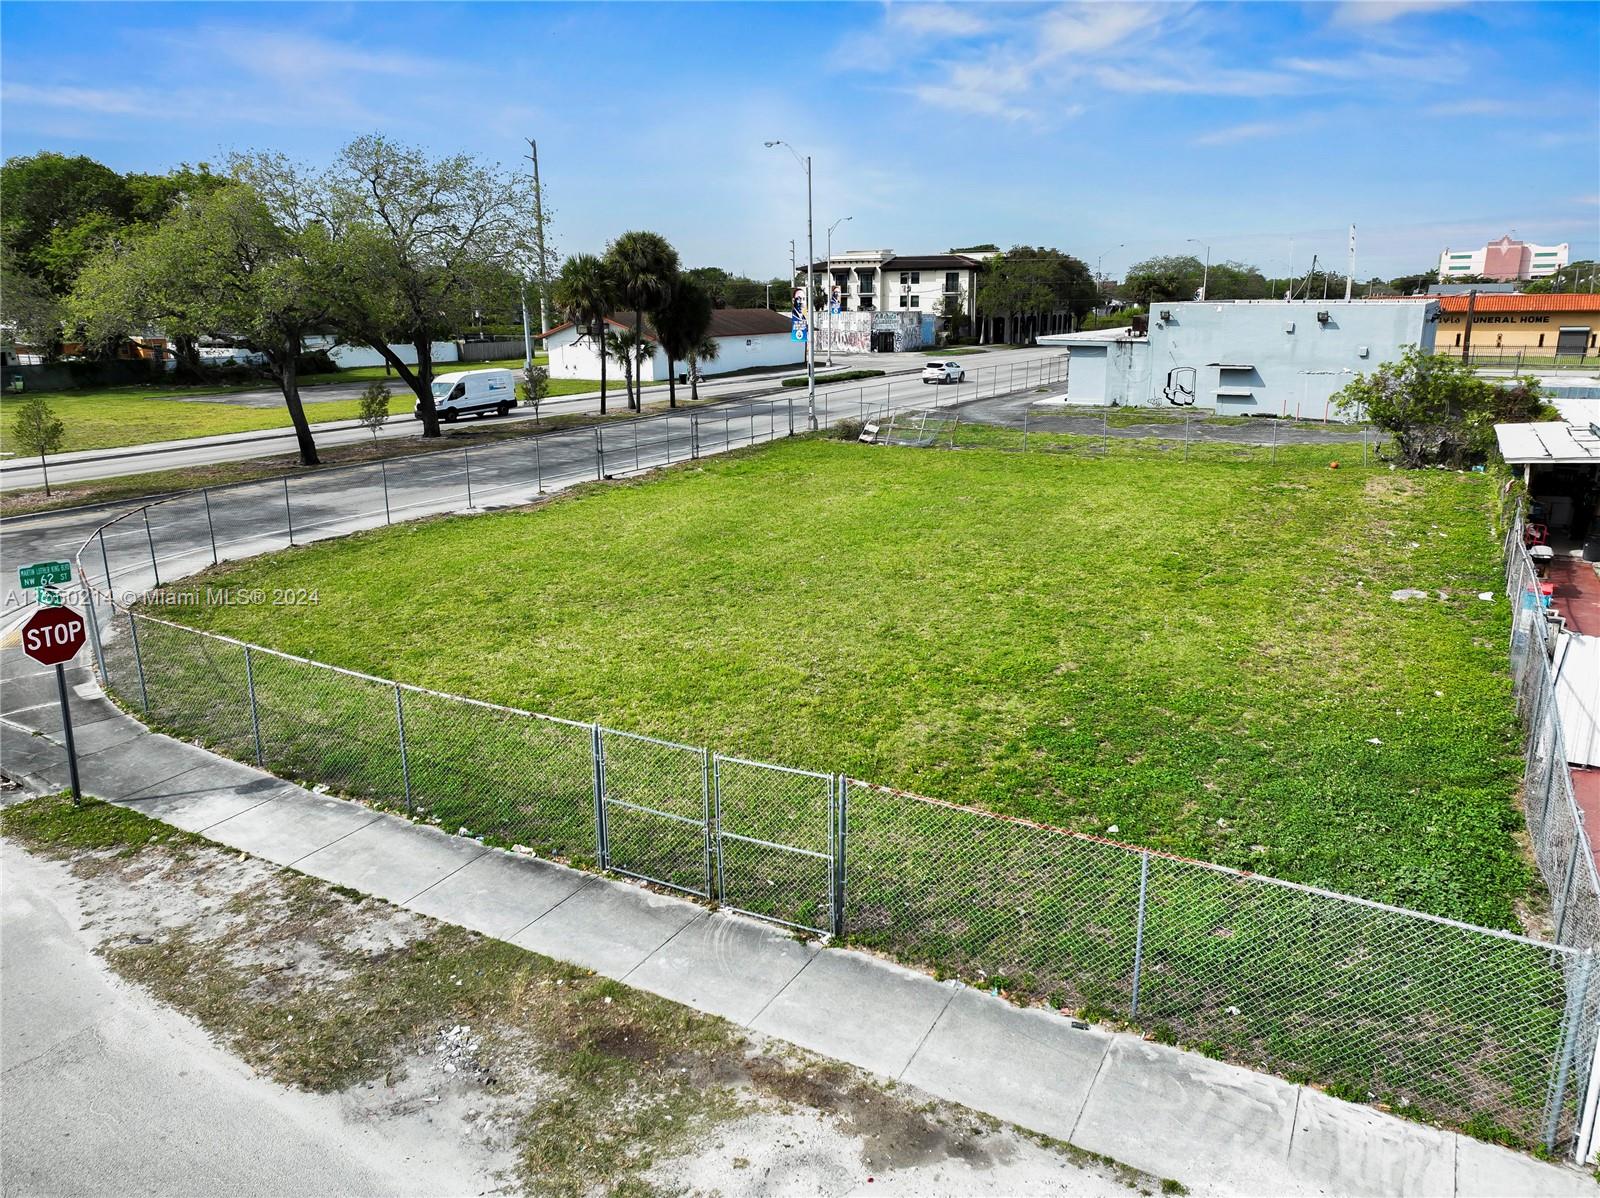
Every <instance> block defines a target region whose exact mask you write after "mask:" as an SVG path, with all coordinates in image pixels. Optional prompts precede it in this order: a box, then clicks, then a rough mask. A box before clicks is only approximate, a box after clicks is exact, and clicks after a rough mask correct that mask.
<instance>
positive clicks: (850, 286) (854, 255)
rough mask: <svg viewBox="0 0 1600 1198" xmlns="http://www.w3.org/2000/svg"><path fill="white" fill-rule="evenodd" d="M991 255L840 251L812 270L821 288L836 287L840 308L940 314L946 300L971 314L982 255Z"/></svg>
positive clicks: (988, 255)
mask: <svg viewBox="0 0 1600 1198" xmlns="http://www.w3.org/2000/svg"><path fill="white" fill-rule="evenodd" d="M991 256H992V255H990V254H987V253H978V254H896V253H895V252H894V251H893V250H843V251H841V252H839V253H837V254H835V255H833V257H832V258H831V259H830V260H828V261H825V262H816V263H813V264H812V267H811V269H812V273H813V275H814V276H815V278H816V282H817V284H818V286H819V287H820V288H821V289H823V290H824V291H827V290H828V289H829V288H830V287H832V288H833V289H835V291H836V293H837V295H838V297H839V310H840V311H842V312H853V311H863V312H897V311H901V310H904V311H905V312H908V313H910V312H919V313H920V312H928V313H931V314H933V315H934V316H938V315H940V314H941V313H942V312H943V311H944V307H945V304H946V302H947V301H948V300H954V301H957V302H959V303H960V305H961V310H962V311H963V312H967V313H971V311H972V306H973V303H974V301H975V298H976V296H977V294H978V273H979V272H980V271H981V270H982V269H983V259H984V258H987V257H991ZM800 282H801V283H802V284H803V283H804V279H801V280H800ZM829 294H834V292H833V291H830V292H829ZM819 323H820V322H819Z"/></svg>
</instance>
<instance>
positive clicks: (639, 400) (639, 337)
mask: <svg viewBox="0 0 1600 1198" xmlns="http://www.w3.org/2000/svg"><path fill="white" fill-rule="evenodd" d="M643 392H644V312H643V311H642V310H641V309H639V308H635V309H634V310H633V391H632V392H631V393H630V394H629V397H628V399H629V406H630V407H632V408H633V410H634V411H635V412H638V411H641V410H643V408H644V394H643Z"/></svg>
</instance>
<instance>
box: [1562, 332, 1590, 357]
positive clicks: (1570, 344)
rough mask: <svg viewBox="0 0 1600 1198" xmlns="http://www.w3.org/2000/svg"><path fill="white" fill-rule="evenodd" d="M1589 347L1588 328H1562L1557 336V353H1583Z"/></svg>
mask: <svg viewBox="0 0 1600 1198" xmlns="http://www.w3.org/2000/svg"><path fill="white" fill-rule="evenodd" d="M1588 348H1589V330H1588V329H1587V328H1574V329H1562V330H1561V332H1560V334H1559V335H1558V336H1557V337H1556V353H1557V354H1582V353H1583V352H1584V351H1585V350H1586V349H1588Z"/></svg>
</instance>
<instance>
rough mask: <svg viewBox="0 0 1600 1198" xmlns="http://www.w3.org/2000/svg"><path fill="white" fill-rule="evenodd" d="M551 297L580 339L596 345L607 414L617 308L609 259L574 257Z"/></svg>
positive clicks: (563, 268) (563, 269) (603, 410)
mask: <svg viewBox="0 0 1600 1198" xmlns="http://www.w3.org/2000/svg"><path fill="white" fill-rule="evenodd" d="M550 290H551V298H552V299H553V300H554V301H555V305H556V308H557V310H558V311H560V313H561V315H562V316H563V317H565V318H566V319H567V320H570V321H571V322H572V325H573V328H574V329H575V330H576V332H577V335H578V337H579V338H580V339H586V340H589V341H591V342H593V344H594V347H595V354H596V356H598V357H599V359H600V414H601V415H602V416H604V415H605V414H606V359H607V357H608V354H607V353H606V345H605V335H606V318H607V317H608V316H609V315H610V314H611V309H612V308H613V307H614V306H615V305H616V302H617V301H616V297H617V289H616V284H615V281H614V280H613V279H612V278H611V272H610V270H609V269H608V268H607V266H606V263H605V260H604V259H602V258H599V257H596V256H595V255H594V254H574V255H573V256H572V257H570V258H568V259H567V260H566V262H564V263H563V264H562V266H561V273H560V274H559V275H558V276H557V277H556V281H555V284H554V286H553V287H552V288H551V289H550Z"/></svg>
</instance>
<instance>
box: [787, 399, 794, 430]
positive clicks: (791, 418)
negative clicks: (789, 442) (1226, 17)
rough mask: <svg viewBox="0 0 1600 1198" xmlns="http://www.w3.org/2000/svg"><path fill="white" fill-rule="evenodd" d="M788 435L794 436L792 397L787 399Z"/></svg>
mask: <svg viewBox="0 0 1600 1198" xmlns="http://www.w3.org/2000/svg"><path fill="white" fill-rule="evenodd" d="M788 408H789V435H790V436H791V437H792V436H794V396H792V395H791V396H790V397H789V403H788Z"/></svg>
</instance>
